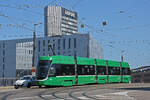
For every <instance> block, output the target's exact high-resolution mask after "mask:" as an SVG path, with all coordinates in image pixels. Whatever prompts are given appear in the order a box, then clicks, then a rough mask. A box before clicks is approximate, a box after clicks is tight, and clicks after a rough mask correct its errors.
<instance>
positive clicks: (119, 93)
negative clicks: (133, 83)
mask: <svg viewBox="0 0 150 100" xmlns="http://www.w3.org/2000/svg"><path fill="white" fill-rule="evenodd" d="M109 94H113V95H122V96H126V97H127V98H128V99H131V100H134V98H133V97H130V96H129V95H128V92H127V91H126V92H115V93H109Z"/></svg>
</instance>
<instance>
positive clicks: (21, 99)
mask: <svg viewBox="0 0 150 100" xmlns="http://www.w3.org/2000/svg"><path fill="white" fill-rule="evenodd" d="M37 98H38V99H39V97H38V96H32V97H21V98H14V99H11V100H30V99H37Z"/></svg>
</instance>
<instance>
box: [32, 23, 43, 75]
mask: <svg viewBox="0 0 150 100" xmlns="http://www.w3.org/2000/svg"><path fill="white" fill-rule="evenodd" d="M40 24H42V23H36V24H34V30H33V57H32V75H34V76H35V55H36V54H35V50H36V26H38V25H40Z"/></svg>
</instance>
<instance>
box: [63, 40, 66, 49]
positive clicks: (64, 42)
mask: <svg viewBox="0 0 150 100" xmlns="http://www.w3.org/2000/svg"><path fill="white" fill-rule="evenodd" d="M65 44H66V41H65V39H63V49H65V46H66V45H65Z"/></svg>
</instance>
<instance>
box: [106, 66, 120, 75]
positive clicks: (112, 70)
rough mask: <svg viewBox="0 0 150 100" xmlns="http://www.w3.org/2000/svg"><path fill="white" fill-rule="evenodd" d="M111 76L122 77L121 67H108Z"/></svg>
mask: <svg viewBox="0 0 150 100" xmlns="http://www.w3.org/2000/svg"><path fill="white" fill-rule="evenodd" d="M108 73H109V75H120V67H108Z"/></svg>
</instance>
